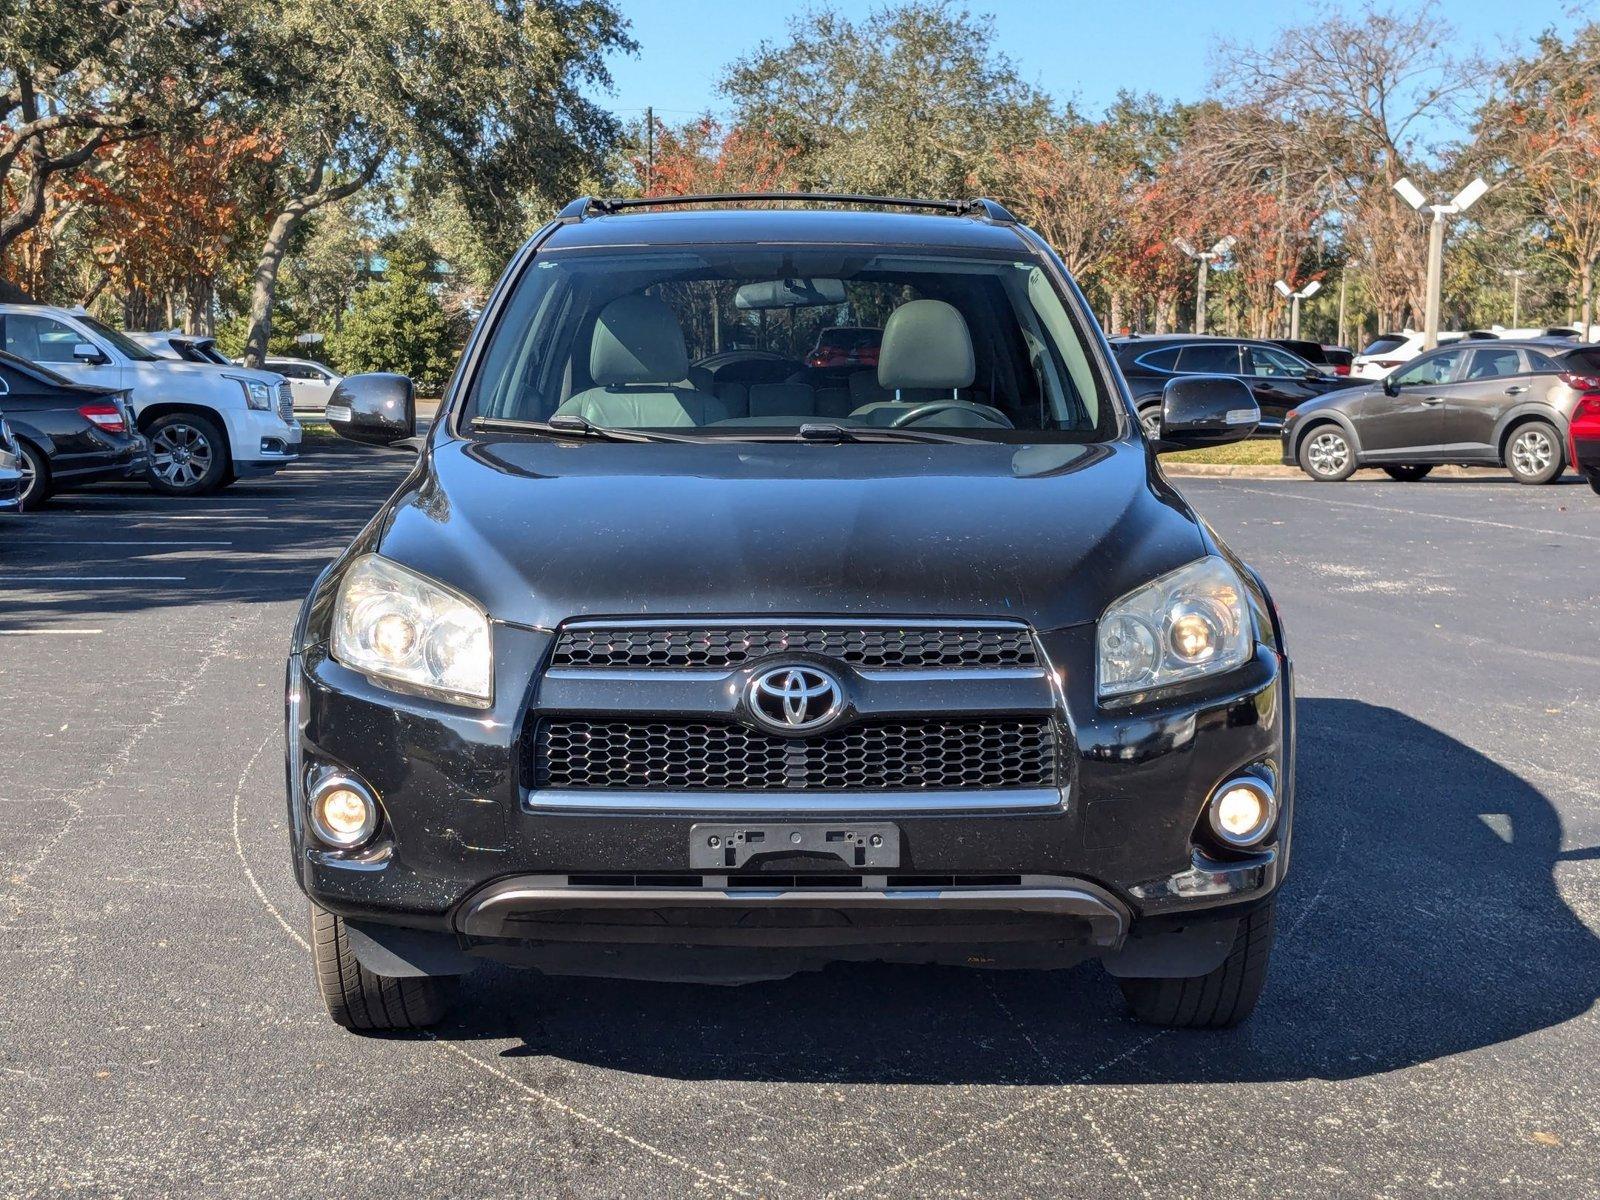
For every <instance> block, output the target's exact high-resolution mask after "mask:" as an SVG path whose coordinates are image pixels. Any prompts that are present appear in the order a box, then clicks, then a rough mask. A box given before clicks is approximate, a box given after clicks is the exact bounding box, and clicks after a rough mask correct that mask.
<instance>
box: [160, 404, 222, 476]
mask: <svg viewBox="0 0 1600 1200" xmlns="http://www.w3.org/2000/svg"><path fill="white" fill-rule="evenodd" d="M150 451H151V459H150V469H151V470H152V471H153V472H154V473H155V475H156V478H158V479H160V480H161V482H163V483H165V484H167V485H168V486H170V487H175V488H185V487H193V486H194V485H195V484H197V483H199V482H200V481H201V480H203V479H204V478H205V477H206V475H207V473H208V472H209V471H210V470H211V462H212V459H213V457H214V452H213V450H212V447H211V439H210V438H208V437H207V436H206V435H205V433H204V432H203V431H202V430H199V429H196V428H195V427H194V426H193V425H188V424H185V423H184V422H181V421H177V422H174V423H172V424H171V425H165V426H163V427H162V428H161V429H160V430H159V431H158V432H157V433H156V435H155V436H154V437H153V438H151V439H150Z"/></svg>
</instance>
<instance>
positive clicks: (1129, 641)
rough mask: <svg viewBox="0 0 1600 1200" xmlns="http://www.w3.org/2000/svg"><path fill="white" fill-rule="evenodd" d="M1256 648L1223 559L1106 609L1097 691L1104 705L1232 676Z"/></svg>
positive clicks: (1173, 575)
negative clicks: (1154, 690) (1226, 674)
mask: <svg viewBox="0 0 1600 1200" xmlns="http://www.w3.org/2000/svg"><path fill="white" fill-rule="evenodd" d="M1254 642H1255V630H1254V627H1253V626H1252V624H1251V621H1250V612H1249V609H1248V608H1247V607H1246V604H1245V597H1244V585H1243V584H1242V583H1240V582H1239V576H1238V575H1237V574H1236V573H1235V571H1234V569H1233V568H1232V567H1230V566H1229V565H1228V564H1227V563H1226V562H1224V561H1223V560H1222V559H1220V558H1216V557H1207V558H1202V559H1198V560H1196V561H1195V562H1192V563H1190V564H1189V565H1188V566H1185V567H1179V568H1178V569H1177V570H1176V571H1170V572H1168V573H1167V574H1165V575H1163V576H1161V577H1160V578H1159V579H1154V580H1152V581H1151V582H1149V583H1147V584H1145V585H1144V586H1143V587H1141V588H1136V589H1135V590H1134V591H1131V592H1129V593H1128V594H1127V595H1126V596H1124V597H1122V599H1120V600H1118V601H1117V602H1116V603H1115V604H1113V605H1112V606H1111V607H1110V608H1108V609H1106V611H1105V615H1104V616H1102V617H1101V618H1100V626H1099V630H1098V634H1097V637H1096V643H1097V646H1098V654H1097V655H1096V667H1095V685H1096V691H1097V692H1098V694H1099V695H1100V697H1101V698H1102V699H1104V698H1105V697H1107V696H1121V695H1125V694H1127V693H1129V692H1143V691H1147V690H1149V689H1150V688H1158V687H1165V686H1166V685H1167V684H1170V683H1180V682H1182V681H1183V680H1185V679H1196V678H1199V677H1200V676H1202V675H1214V674H1216V673H1217V672H1219V671H1229V670H1232V669H1233V668H1234V667H1237V666H1239V665H1240V664H1241V663H1243V662H1244V661H1245V660H1246V659H1248V658H1249V657H1250V652H1251V649H1252V647H1253V645H1254Z"/></svg>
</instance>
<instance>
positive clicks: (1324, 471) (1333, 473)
mask: <svg viewBox="0 0 1600 1200" xmlns="http://www.w3.org/2000/svg"><path fill="white" fill-rule="evenodd" d="M1299 459H1300V469H1301V470H1302V471H1304V472H1305V473H1306V474H1307V475H1309V476H1311V478H1313V479H1315V480H1316V481H1317V482H1318V483H1339V482H1340V481H1342V480H1345V479H1349V478H1350V476H1352V475H1354V474H1355V473H1356V451H1355V447H1354V446H1352V445H1351V444H1350V439H1349V438H1348V437H1346V436H1345V432H1344V430H1342V429H1340V428H1339V427H1338V426H1337V425H1318V426H1316V427H1314V428H1313V429H1311V430H1309V431H1308V432H1307V433H1306V435H1305V437H1304V438H1302V439H1301V441H1300V454H1299Z"/></svg>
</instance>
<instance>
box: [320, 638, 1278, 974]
mask: <svg viewBox="0 0 1600 1200" xmlns="http://www.w3.org/2000/svg"><path fill="white" fill-rule="evenodd" d="M1040 640H1041V642H1042V643H1043V645H1044V647H1045V649H1046V652H1047V654H1048V657H1049V660H1050V661H1051V662H1052V663H1054V664H1055V665H1056V673H1057V676H1058V683H1059V687H1060V701H1061V706H1062V711H1061V714H1060V718H1061V721H1060V725H1061V730H1062V750H1063V753H1064V754H1065V755H1066V756H1068V757H1069V758H1070V760H1071V761H1070V764H1069V769H1068V770H1067V771H1066V772H1065V773H1064V775H1063V786H1062V787H1061V788H1060V789H1057V790H1053V791H1052V793H1051V795H1050V796H1049V797H1048V799H1047V800H1046V802H1045V803H1042V804H1040V803H1037V802H1033V803H1030V804H1029V805H1027V806H1017V807H985V806H984V804H983V794H982V793H976V792H975V793H970V795H971V797H972V803H971V804H968V805H962V804H960V803H959V793H958V794H956V800H957V802H956V803H955V804H953V805H952V806H950V807H937V808H933V807H930V808H915V807H910V808H908V807H907V806H906V804H905V803H904V802H903V799H904V798H903V795H902V794H896V796H895V797H894V798H893V802H892V803H891V802H889V798H887V797H886V798H885V799H884V800H883V802H881V803H880V802H878V801H877V800H876V799H875V797H874V795H873V794H871V793H857V794H855V795H854V796H852V797H850V800H849V802H848V803H846V804H844V805H839V804H831V805H830V806H829V807H828V808H827V809H826V811H819V810H811V809H808V808H807V807H806V805H805V803H804V800H803V798H801V799H799V800H790V801H789V802H788V803H787V804H786V806H785V807H784V808H783V809H782V811H783V812H785V813H786V814H787V815H788V816H789V817H790V818H792V819H794V820H803V819H807V818H812V819H817V820H823V821H837V820H841V819H846V818H850V817H855V818H861V819H874V820H889V821H893V822H894V823H895V824H896V825H897V826H898V828H899V829H900V831H901V835H902V839H901V840H902V856H901V861H900V864H899V867H898V868H897V870H896V871H894V872H888V873H883V874H881V875H870V874H865V873H856V875H855V876H854V877H851V878H847V879H838V880H829V879H826V878H820V877H816V878H810V877H807V878H799V877H796V878H784V879H775V880H774V881H773V883H772V886H770V887H762V886H761V885H760V883H756V882H755V881H752V880H751V879H749V878H748V877H740V878H734V879H729V878H725V877H721V876H714V875H708V874H707V873H705V872H698V871H696V870H694V869H693V868H692V867H691V865H690V831H691V828H692V827H693V825H694V824H695V822H696V821H697V820H699V819H703V818H704V817H705V816H707V815H708V813H707V812H704V811H697V810H695V809H694V808H692V807H689V808H686V807H684V801H683V798H682V797H681V796H674V797H668V798H665V799H667V800H669V801H670V804H668V803H663V804H662V805H660V806H659V807H657V808H655V809H649V808H643V807H637V808H633V809H630V810H628V811H596V810H594V809H584V808H577V807H564V806H559V805H557V806H552V805H550V804H549V803H547V801H548V797H540V796H538V795H537V794H536V793H532V792H530V791H529V790H528V789H527V788H525V787H524V780H523V773H522V770H521V763H522V739H523V737H524V736H525V734H526V733H527V728H528V725H529V723H530V721H529V713H528V711H527V709H528V705H529V697H530V696H531V695H532V694H533V692H534V683H535V664H539V663H542V662H544V661H545V659H546V657H547V654H548V652H549V649H550V642H551V635H550V634H549V633H547V632H544V631H538V630H532V629H522V628H518V627H512V626H497V627H496V643H495V644H496V676H497V677H496V680H495V696H496V697H497V699H496V701H495V704H494V707H492V708H490V709H488V710H468V709H464V708H460V707H456V706H452V705H448V704H443V703H438V702H435V701H432V700H429V699H425V698H420V697H413V696H407V695H402V694H399V693H396V692H393V691H390V690H388V689H386V688H384V687H381V686H379V685H377V684H375V683H373V682H372V681H370V680H368V679H367V678H365V677H364V676H361V675H359V674H357V673H355V672H353V671H350V670H348V669H347V668H345V667H343V666H341V665H340V664H339V663H337V662H335V661H333V660H332V659H331V658H330V657H329V656H328V655H327V653H326V649H325V647H312V648H310V649H308V650H306V651H305V652H304V654H303V655H300V656H296V657H293V658H291V659H290V662H289V675H288V694H289V744H288V774H289V801H288V806H289V821H290V827H291V830H292V839H293V853H294V865H295V870H296V873H297V876H298V879H299V882H300V885H301V886H302V888H303V889H304V890H305V891H306V893H307V894H308V896H310V897H311V899H313V900H314V901H315V902H316V903H317V904H319V905H321V906H322V907H324V908H326V909H329V910H331V911H333V912H337V913H339V914H341V915H343V916H345V917H346V918H347V919H349V920H350V921H351V922H352V927H353V928H357V929H358V930H363V931H365V933H364V935H363V936H364V937H367V938H368V939H369V941H370V944H371V945H373V946H376V947H378V949H374V951H373V953H374V954H375V955H378V956H379V957H380V959H381V953H380V951H381V948H382V946H383V945H387V944H388V943H389V942H390V941H391V940H392V939H390V938H389V937H387V936H386V935H387V934H389V933H393V932H395V931H396V930H397V929H406V930H410V931H426V932H427V933H429V934H431V935H434V940H435V943H436V944H435V945H434V947H433V950H431V951H429V952H428V953H427V954H423V955H422V958H423V959H425V960H427V961H428V962H430V963H431V965H430V966H428V967H427V968H426V969H427V970H430V971H432V970H444V969H460V966H459V961H457V960H456V959H454V958H452V955H455V954H458V953H460V952H465V953H468V954H472V955H483V956H488V957H499V958H512V959H515V960H518V961H524V962H528V963H531V964H532V965H535V966H540V967H543V968H545V969H547V970H556V971H572V972H577V973H595V974H611V973H619V974H620V973H635V971H634V970H632V969H625V968H624V967H622V966H619V965H618V964H617V963H615V962H614V961H613V959H614V957H615V955H616V953H618V948H619V947H625V946H630V945H631V946H634V947H637V948H643V947H654V948H655V949H656V950H660V949H662V948H663V947H670V948H672V949H673V951H674V953H676V954H677V955H678V957H679V958H680V959H681V958H682V957H683V955H682V953H681V952H682V951H683V950H685V949H689V948H692V949H693V950H694V951H695V956H696V957H702V956H701V951H705V952H707V953H708V954H710V955H711V957H713V958H715V957H717V956H725V955H729V954H735V953H745V954H748V953H750V952H753V951H754V952H761V953H763V954H765V955H767V956H768V957H770V956H771V955H772V954H777V955H779V956H780V957H781V958H782V962H780V963H778V964H777V965H774V964H773V963H771V962H765V961H764V963H763V965H762V966H761V967H759V969H756V968H749V967H748V966H744V967H734V966H731V965H730V966H727V967H726V969H719V970H718V971H717V972H716V974H717V975H718V976H719V977H727V976H737V977H740V978H757V977H760V978H765V977H771V975H772V974H774V973H777V974H786V973H789V971H790V970H792V969H794V967H793V964H795V963H799V964H800V965H812V964H819V963H820V962H823V961H830V960H833V959H837V958H861V957H875V958H887V959H894V960H901V961H954V962H973V961H978V962H983V963H985V964H986V965H1033V966H1038V965H1060V964H1064V963H1068V962H1072V961H1077V960H1078V959H1080V958H1082V957H1084V956H1085V955H1099V956H1109V961H1110V962H1111V963H1112V964H1113V965H1112V969H1113V970H1116V969H1117V967H1116V965H1114V964H1115V962H1116V961H1118V960H1124V965H1126V964H1127V963H1130V962H1131V963H1133V964H1134V965H1133V966H1132V967H1129V968H1128V970H1129V971H1130V972H1131V973H1152V972H1154V973H1159V970H1160V969H1164V968H1163V964H1166V965H1167V966H1170V963H1171V961H1172V958H1171V956H1170V955H1163V954H1155V955H1154V956H1153V957H1152V956H1151V955H1150V954H1148V953H1144V952H1142V951H1139V950H1138V947H1140V946H1144V947H1148V946H1150V945H1153V944H1157V943H1159V942H1160V941H1161V939H1168V940H1173V939H1176V941H1175V942H1174V945H1175V952H1176V953H1178V954H1179V957H1180V958H1181V957H1182V954H1186V953H1187V954H1190V955H1191V957H1192V951H1193V945H1194V940H1195V937H1199V938H1200V939H1201V941H1203V942H1204V943H1205V945H1206V946H1207V947H1216V948H1217V949H1216V953H1217V954H1218V955H1219V956H1220V955H1221V954H1224V953H1226V946H1227V944H1228V940H1227V939H1228V936H1229V932H1230V931H1231V928H1232V923H1233V922H1234V921H1235V920H1236V919H1237V917H1238V915H1240V914H1241V913H1243V912H1244V911H1246V910H1247V909H1248V908H1250V907H1252V906H1254V905H1255V904H1258V903H1260V902H1262V901H1263V900H1265V899H1266V898H1268V897H1270V896H1271V895H1272V893H1273V891H1274V890H1275V889H1276V888H1277V886H1278V884H1279V883H1280V881H1281V879H1282V878H1283V875H1284V872H1285V871H1286V869H1287V865H1288V854H1289V841H1290V831H1291V828H1292V819H1293V785H1292V781H1293V687H1292V677H1291V668H1290V664H1289V661H1288V659H1287V658H1286V657H1284V656H1283V655H1282V654H1281V653H1279V652H1278V651H1277V650H1276V649H1274V648H1272V647H1270V646H1268V645H1265V644H1262V645H1258V648H1257V652H1256V654H1255V656H1254V658H1253V659H1252V660H1251V661H1249V662H1248V663H1246V664H1245V665H1244V666H1243V667H1241V668H1239V669H1238V670H1237V671H1234V672H1231V673H1230V674H1229V675H1228V676H1226V677H1223V678H1221V679H1218V680H1214V681H1211V682H1210V684H1209V685H1207V686H1206V687H1205V688H1203V689H1200V690H1191V691H1189V692H1187V693H1184V694H1180V695H1176V696H1173V697H1170V698H1168V699H1164V700H1163V701H1161V702H1159V703H1157V704H1146V705H1136V706H1129V707H1124V708H1119V709H1106V708H1102V707H1100V706H1099V705H1097V704H1096V703H1095V700H1094V697H1093V694H1092V688H1093V677H1094V672H1093V666H1092V661H1093V660H1092V654H1093V630H1092V629H1091V628H1087V627H1085V628H1077V629H1069V630H1064V631H1058V632H1056V633H1054V634H1045V635H1041V638H1040ZM326 770H340V771H347V772H353V773H355V774H357V775H359V776H360V777H361V778H362V779H364V780H365V781H366V783H367V784H368V785H370V786H371V788H372V789H373V790H374V791H375V792H376V793H377V794H378V796H379V797H380V799H381V803H382V805H383V808H384V825H383V829H382V830H381V831H380V833H379V835H378V837H377V839H376V840H375V841H374V842H373V843H371V844H370V845H369V846H368V847H367V848H365V849H364V850H362V851H359V852H354V853H341V852H336V851H332V850H328V849H326V848H323V847H321V846H320V845H319V844H318V843H317V842H316V841H315V840H314V839H313V838H311V837H310V836H308V830H307V826H306V809H305V803H306V802H305V794H306V789H307V787H308V781H309V780H313V779H315V777H316V776H317V774H318V773H319V772H321V771H326ZM1247 770H1254V771H1258V772H1266V773H1267V774H1269V775H1270V777H1271V778H1272V779H1273V780H1275V781H1276V787H1277V794H1278V798H1279V804H1280V815H1279V819H1278V823H1277V826H1276V829H1275V832H1274V833H1273V834H1272V835H1271V836H1270V839H1269V841H1268V842H1267V843H1266V844H1264V845H1262V846H1261V847H1259V848H1257V849H1255V850H1253V851H1251V852H1248V853H1246V852H1229V851H1226V850H1224V849H1222V848H1221V847H1219V846H1215V845H1212V844H1209V843H1208V841H1207V838H1206V834H1205V833H1204V830H1203V815H1204V808H1205V804H1206V800H1207V799H1208V797H1209V796H1210V794H1211V792H1212V790H1213V789H1214V788H1215V787H1216V785H1217V784H1218V783H1220V782H1222V781H1224V780H1226V779H1229V778H1232V777H1233V776H1235V775H1237V774H1238V773H1240V772H1241V771H1247ZM758 801H759V802H758ZM750 811H751V813H752V814H754V813H759V814H760V816H761V817H762V818H765V817H767V816H769V815H771V814H772V813H773V812H774V811H777V810H775V809H774V808H773V806H772V804H771V801H770V798H769V797H767V796H761V797H759V798H757V799H756V800H753V801H752V804H751V807H750ZM713 815H718V816H719V817H725V816H726V812H725V811H722V812H718V813H715V814H713ZM836 884H839V885H843V886H842V887H840V886H834V885H836ZM819 885H820V886H819ZM1191 935H1193V936H1191ZM408 936H409V935H408ZM1178 943H1182V944H1181V945H1179V944H1178ZM355 944H356V945H357V947H358V950H359V948H360V947H361V946H362V945H363V944H368V943H367V942H363V941H362V940H361V939H357V941H356V943H355ZM1208 952H1209V951H1208ZM1141 954H1143V957H1142V958H1141ZM441 956H442V961H443V962H444V963H446V966H445V967H441V966H440V962H441ZM401 957H402V958H404V957H405V955H402V956H401ZM412 957H413V958H415V957H416V956H415V955H412ZM1146 960H1148V963H1147V964H1146V966H1145V967H1141V966H1139V965H1138V964H1139V963H1140V962H1145V961H1146ZM1218 961H1220V957H1219V958H1218ZM450 963H455V965H454V966H449V964H450ZM1149 963H1153V964H1154V965H1153V966H1150V965H1149ZM785 964H788V965H787V966H786V965H785ZM398 965H399V964H397V963H396V962H389V963H388V967H389V970H388V971H387V972H381V973H391V974H392V973H396V970H397V969H398ZM373 969H378V967H376V966H375V967H374V968H373ZM1206 969H1209V968H1206ZM751 970H755V971H756V973H754V974H750V973H749V972H750V971H751ZM402 973H404V972H402ZM647 973H651V974H660V973H661V971H659V970H657V969H655V968H649V969H648V971H647ZM1198 973H1203V971H1201V972H1198ZM674 977H680V976H678V975H677V974H674Z"/></svg>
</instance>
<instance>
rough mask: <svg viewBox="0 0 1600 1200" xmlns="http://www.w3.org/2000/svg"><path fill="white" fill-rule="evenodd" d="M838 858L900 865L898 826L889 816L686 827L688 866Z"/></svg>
mask: <svg viewBox="0 0 1600 1200" xmlns="http://www.w3.org/2000/svg"><path fill="white" fill-rule="evenodd" d="M817 856H822V857H828V856H832V857H834V858H837V859H838V860H839V862H840V865H842V866H844V867H846V868H848V869H851V870H866V869H869V868H870V869H874V870H892V869H893V868H895V867H898V866H899V865H900V827H899V826H898V825H892V824H890V823H888V822H887V821H840V822H833V821H830V822H826V823H824V822H820V821H761V822H739V823H734V822H716V823H712V822H697V823H696V824H694V825H692V826H691V827H690V829H689V866H690V868H691V869H693V870H696V871H737V870H738V869H739V868H741V867H744V866H747V865H749V864H751V863H755V862H759V861H761V860H763V859H773V858H781V857H796V858H805V857H813V858H814V857H817Z"/></svg>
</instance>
